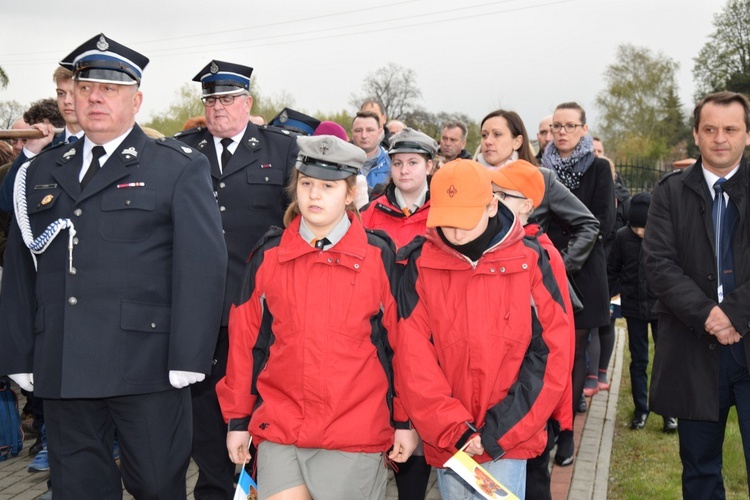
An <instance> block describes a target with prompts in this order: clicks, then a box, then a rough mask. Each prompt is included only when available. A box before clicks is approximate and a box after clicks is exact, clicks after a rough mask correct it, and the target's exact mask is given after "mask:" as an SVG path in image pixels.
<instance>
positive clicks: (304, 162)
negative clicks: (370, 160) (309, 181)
mask: <svg viewBox="0 0 750 500" xmlns="http://www.w3.org/2000/svg"><path fill="white" fill-rule="evenodd" d="M297 146H299V157H298V158H297V165H296V168H297V170H299V171H300V172H301V173H303V174H305V175H307V176H309V177H314V178H316V179H322V180H324V181H337V180H340V179H346V178H347V177H350V176H352V175H357V174H358V173H359V171H360V169H361V168H362V165H364V163H365V160H367V155H365V152H364V151H363V150H362V148H359V147H357V146H355V145H354V144H352V143H350V142H346V141H342V140H341V139H339V138H338V137H334V136H332V135H318V136H315V137H297Z"/></svg>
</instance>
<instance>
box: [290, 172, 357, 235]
mask: <svg viewBox="0 0 750 500" xmlns="http://www.w3.org/2000/svg"><path fill="white" fill-rule="evenodd" d="M353 199H354V194H353V193H351V192H350V191H349V188H348V186H347V183H346V181H345V180H338V181H324V180H321V179H316V178H315V177H308V176H306V175H304V174H300V176H299V178H298V179H297V203H298V204H299V210H300V213H301V214H302V217H304V218H305V223H306V224H307V226H308V227H309V228H310V229H311V230H312V231H313V233H315V236H317V237H323V236H325V235H327V234H328V233H329V232H330V230H331V229H332V228H333V226H335V225H336V224H337V223H338V222H339V221H340V220H341V217H343V215H344V212H346V206H347V205H348V204H349V203H351V202H352V200H353Z"/></svg>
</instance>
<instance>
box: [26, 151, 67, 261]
mask: <svg viewBox="0 0 750 500" xmlns="http://www.w3.org/2000/svg"><path fill="white" fill-rule="evenodd" d="M30 164H31V160H29V161H27V162H26V163H24V164H23V165H21V168H20V169H19V170H18V175H17V176H16V182H15V184H14V185H13V205H14V206H15V210H16V221H17V222H18V227H19V229H20V230H21V236H22V237H23V242H24V243H25V244H26V246H27V247H28V249H29V250H30V251H31V256H32V257H33V259H34V268H36V267H37V262H36V256H37V255H38V254H41V253H43V252H44V251H45V250H47V247H48V246H49V245H50V243H52V240H54V239H55V238H56V237H57V235H58V234H60V231H62V230H63V229H68V265H69V271H70V272H71V273H74V272H75V271H74V270H73V238H74V237H75V234H76V230H75V227H73V221H71V220H70V219H57V220H56V221H54V222H53V223H51V224H50V225H49V226H47V229H45V230H44V232H43V233H42V234H41V235H39V236H38V237H37V238H34V235H33V233H32V232H31V224H30V223H29V213H28V211H27V206H26V171H27V170H28V168H29V165H30Z"/></svg>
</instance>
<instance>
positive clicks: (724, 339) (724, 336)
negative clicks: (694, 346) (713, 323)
mask: <svg viewBox="0 0 750 500" xmlns="http://www.w3.org/2000/svg"><path fill="white" fill-rule="evenodd" d="M713 335H714V337H716V340H717V342H719V344H721V345H731V344H736V343H737V342H739V341H740V339H742V336H741V335H740V334H739V332H738V331H737V330H735V329H734V327H732V326H730V327H729V328H725V329H724V330H720V331H718V332H716V333H715V334H713Z"/></svg>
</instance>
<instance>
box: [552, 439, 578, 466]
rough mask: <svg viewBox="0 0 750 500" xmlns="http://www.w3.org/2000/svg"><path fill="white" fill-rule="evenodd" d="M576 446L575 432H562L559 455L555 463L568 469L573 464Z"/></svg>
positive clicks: (556, 454) (558, 440) (558, 442)
mask: <svg viewBox="0 0 750 500" xmlns="http://www.w3.org/2000/svg"><path fill="white" fill-rule="evenodd" d="M574 454H575V444H574V443H573V431H562V432H560V437H558V438H557V453H555V463H556V464H557V465H559V466H560V467H567V466H568V465H570V464H572V463H573V455H574Z"/></svg>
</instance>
